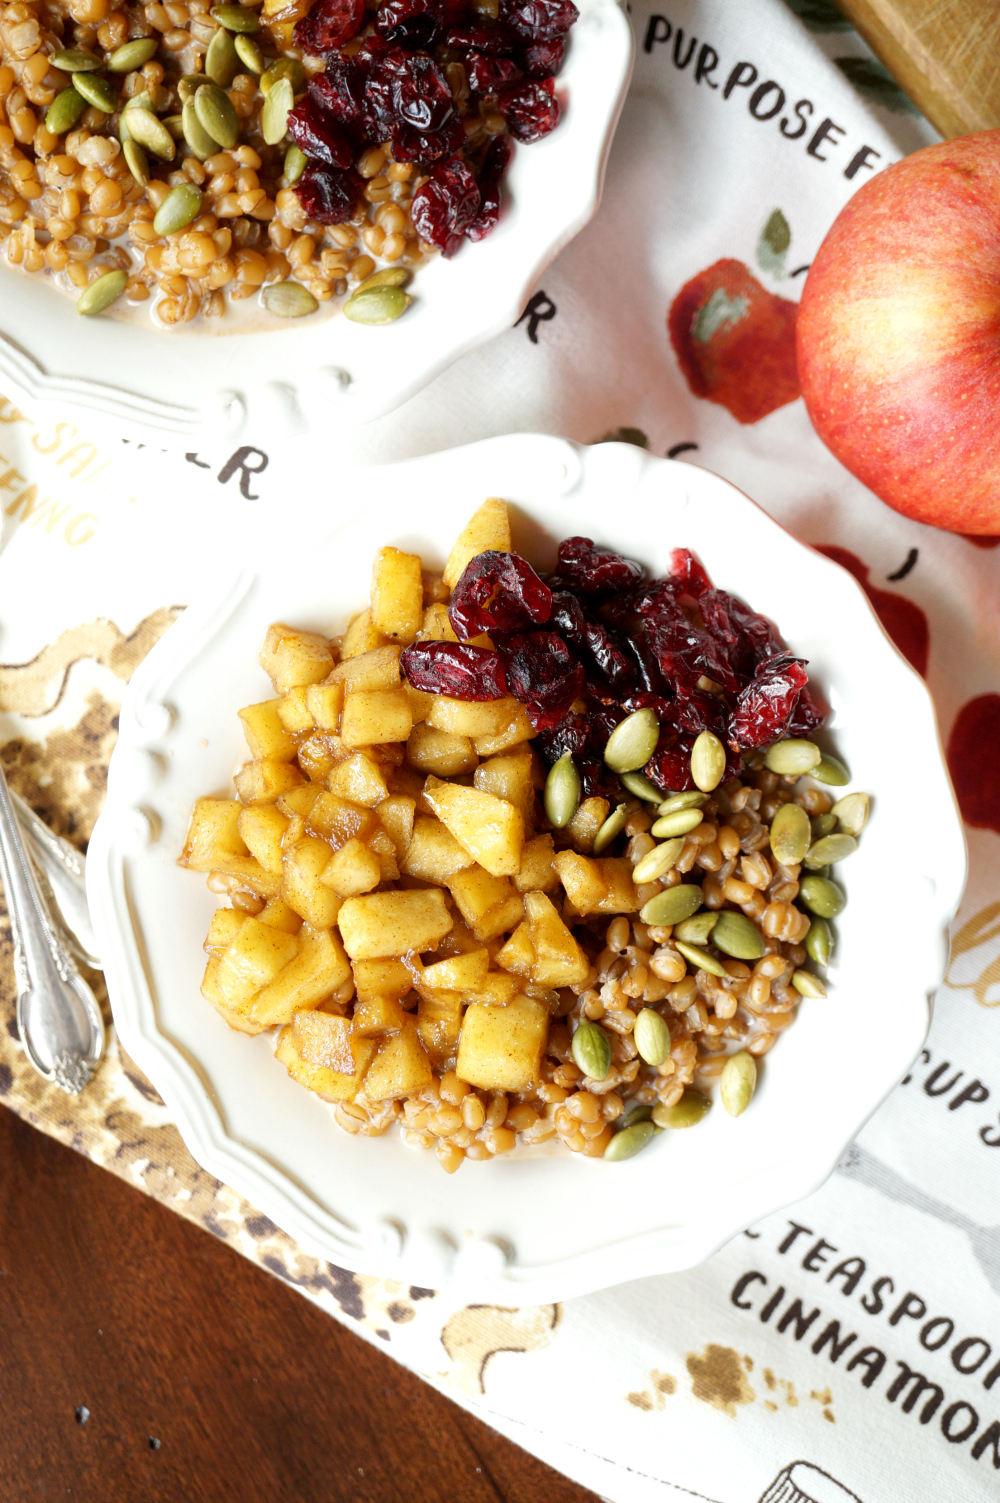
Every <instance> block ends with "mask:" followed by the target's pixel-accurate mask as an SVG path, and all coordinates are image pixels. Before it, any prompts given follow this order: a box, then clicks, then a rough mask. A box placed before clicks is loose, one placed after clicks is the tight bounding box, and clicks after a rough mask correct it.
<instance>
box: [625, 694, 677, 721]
mask: <svg viewBox="0 0 1000 1503" xmlns="http://www.w3.org/2000/svg"><path fill="white" fill-rule="evenodd" d="M673 708H674V701H673V700H670V699H664V697H663V695H662V694H650V693H649V691H648V690H646V689H642V690H640V691H639V693H638V694H629V695H628V697H627V698H626V699H623V700H622V709H623V710H624V711H625V713H626V715H632V714H634V713H635V711H636V710H652V712H653V714H654V715H655V716H656V718H657V720H659V721H661V722H664V723H665V722H667V721H669V720H670V718H671V715H672V713H673Z"/></svg>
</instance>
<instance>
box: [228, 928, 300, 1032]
mask: <svg viewBox="0 0 1000 1503" xmlns="http://www.w3.org/2000/svg"><path fill="white" fill-rule="evenodd" d="M298 952H299V941H298V939H297V938H296V937H295V935H293V934H282V932H281V930H280V929H272V928H271V926H270V925H269V924H262V923H260V921H259V920H258V919H255V918H247V920H246V922H245V923H244V924H241V925H240V928H239V931H238V932H237V934H236V936H235V938H234V939H233V941H232V943H231V944H230V945H229V947H228V949H227V950H225V951H224V953H223V954H222V956H221V957H220V960H219V969H218V973H217V981H218V987H219V991H220V992H221V994H222V997H223V998H224V1000H225V1002H226V1004H227V1006H229V1007H233V1008H236V1009H237V1010H240V1009H242V1008H244V1007H245V1005H246V1004H247V1003H248V1002H249V1001H250V1000H251V998H253V997H254V996H256V994H257V993H258V992H259V991H260V990H261V988H262V987H264V986H267V984H268V983H269V982H271V981H273V980H274V979H275V977H276V976H277V975H278V974H279V972H280V971H282V970H283V969H284V967H285V966H286V965H287V964H288V963H289V961H290V960H292V959H293V958H294V957H295V956H296V955H297V954H298Z"/></svg>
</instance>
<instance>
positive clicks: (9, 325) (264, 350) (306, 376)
mask: <svg viewBox="0 0 1000 1503" xmlns="http://www.w3.org/2000/svg"><path fill="white" fill-rule="evenodd" d="M578 4H579V10H580V19H579V20H578V21H577V23H576V25H575V26H574V28H573V32H572V37H571V46H570V48H569V50H568V52H567V56H566V65H565V67H564V69H563V72H562V73H561V74H560V76H559V79H558V80H557V89H558V93H559V95H560V97H561V98H562V100H563V101H564V103H565V106H566V108H565V113H564V115H563V118H562V120H561V122H560V124H559V126H558V128H557V129H556V130H555V131H553V132H552V134H551V135H550V136H547V137H545V139H544V140H541V141H537V142H534V143H532V144H531V145H530V146H522V147H518V148H517V149H516V151H515V153H514V160H513V163H512V166H511V169H510V172H509V173H508V176H507V178H506V180H505V190H504V191H505V200H506V211H505V213H504V214H503V215H502V217H501V220H500V223H499V224H498V226H497V228H496V229H495V230H494V231H493V233H492V234H491V235H489V236H488V237H487V238H486V240H484V241H482V242H481V243H480V244H479V245H473V244H471V243H468V244H466V245H464V246H463V247H462V249H461V250H460V251H459V253H458V255H457V256H455V257H454V259H453V260H451V261H444V260H443V259H442V258H440V257H436V258H434V259H433V260H432V261H431V262H429V263H428V264H427V265H426V266H424V267H421V268H420V270H419V272H418V274H417V276H416V278H415V281H414V286H413V289H412V290H413V292H414V293H415V301H414V303H413V305H412V306H411V308H410V309H409V310H408V311H407V314H406V316H405V317H404V318H401V319H400V320H399V321H398V322H397V323H395V324H391V325H389V326H388V327H386V328H366V327H363V326H361V325H359V324H352V323H351V322H350V321H349V320H348V319H345V318H343V317H341V316H339V315H334V316H333V317H332V318H324V317H322V316H321V315H317V316H316V317H314V318H312V319H305V320H302V321H298V320H295V321H292V322H291V324H290V325H286V326H285V327H283V328H269V329H266V330H262V331H260V332H255V333H244V334H228V335H227V334H224V332H223V330H224V327H225V325H226V324H227V322H229V323H232V322H234V321H235V316H234V314H233V312H232V311H229V312H228V313H227V314H226V316H225V317H224V318H223V319H221V320H213V319H209V320H205V319H199V320H198V321H197V322H196V323H195V324H194V325H193V326H182V327H180V328H178V329H174V330H170V331H164V330H157V329H154V328H152V327H151V326H150V325H149V324H148V321H145V322H143V321H141V320H142V315H141V314H137V315H135V317H136V318H138V319H140V321H138V322H136V321H134V320H130V319H128V318H127V317H126V318H120V317H116V316H105V317H102V318H94V319H85V318H81V317H80V316H79V315H78V314H77V312H76V308H75V305H74V303H73V301H72V300H71V299H70V298H69V297H67V296H66V295H65V294H63V293H61V292H59V291H58V290H57V289H55V288H54V287H53V286H52V285H51V284H50V283H47V282H46V280H45V278H43V277H41V276H26V275H24V274H23V273H21V272H19V271H18V270H17V269H16V268H13V267H11V266H9V265H7V264H6V262H3V261H0V384H2V388H3V390H4V392H5V393H6V394H7V395H8V396H10V397H20V398H22V399H24V400H25V401H27V402H38V401H43V400H51V401H54V402H58V403H61V404H63V405H65V404H67V403H73V404H75V405H76V406H78V407H84V408H88V409H90V410H91V411H93V412H97V413H100V414H102V415H104V416H106V417H110V418H112V419H114V420H115V421H116V422H117V423H119V424H126V425H128V427H129V428H130V429H136V428H138V429H140V430H142V431H143V432H146V433H148V432H149V431H150V430H154V431H156V432H159V433H166V434H175V435H178V436H180V437H182V438H184V439H191V440H192V441H194V440H195V439H196V438H197V437H199V436H200V435H203V434H211V435H213V436H215V437H217V438H219V439H222V440H224V439H225V438H227V437H228V438H231V439H233V438H236V437H238V436H239V435H240V434H243V433H250V434H252V435H254V442H255V443H259V442H265V443H266V442H267V441H268V440H269V439H274V438H281V437H286V436H288V435H290V434H293V433H297V432H300V431H304V430H305V428H306V427H310V426H315V427H322V426H329V424H330V423H331V422H334V423H357V422H364V421H367V420H368V419H369V418H373V417H380V416H382V414H384V413H386V412H390V411H391V410H392V409H393V408H394V407H396V406H398V405H399V403H401V402H404V401H405V400H406V399H407V398H408V397H411V396H413V395H414V393H415V392H417V391H419V390H420V389H421V388H422V387H423V386H425V385H426V384H427V383H428V382H429V381H431V380H432V379H433V378H434V377H435V376H436V375H438V374H439V373H440V372H441V371H442V370H444V369H445V368H446V367H447V366H448V365H450V364H451V363H452V361H454V360H457V359H458V358H459V356H460V355H464V354H466V353H467V352H468V351H469V350H472V349H475V348H477V347H478V346H479V345H481V344H484V343H485V342H486V341H487V340H489V339H492V338H493V337H494V336H495V335H496V334H500V333H502V332H503V331H504V330H505V329H508V328H510V326H511V325H512V324H513V323H514V322H515V320H516V319H517V318H518V316H519V315H520V313H521V312H522V311H523V309H524V306H525V303H526V302H527V300H528V297H529V295H530V293H531V292H532V291H533V289H534V287H535V285H536V284H537V281H538V279H539V277H540V276H541V274H542V272H543V271H544V270H545V268H546V267H547V266H548V265H549V263H550V262H551V261H552V260H553V258H554V257H555V256H556V255H557V254H558V253H559V251H561V250H562V248H563V247H564V246H565V245H566V244H568V242H569V241H570V240H571V239H572V238H573V236H574V235H576V234H577V233H578V232H579V231H580V230H581V229H582V228H583V226H584V225H585V224H586V223H587V221H588V220H589V219H590V218H591V216H592V215H593V214H594V212H595V210H596V208H597V205H598V203H599V201H600V195H601V188H602V185H603V179H604V169H605V165H606V162H607V157H608V152H609V151H610V148H611V140H612V137H613V135H614V128H615V125H616V123H617V120H618V115H619V113H620V111H621V107H622V104H623V102H624V98H625V92H626V89H627V87H628V82H629V77H630V75H631V70H632V52H633V43H632V32H631V28H630V27H629V23H628V18H627V17H626V15H625V13H624V11H623V10H622V9H620V7H619V6H618V4H617V3H616V0H578ZM240 307H241V309H243V308H245V305H242V304H241V305H240Z"/></svg>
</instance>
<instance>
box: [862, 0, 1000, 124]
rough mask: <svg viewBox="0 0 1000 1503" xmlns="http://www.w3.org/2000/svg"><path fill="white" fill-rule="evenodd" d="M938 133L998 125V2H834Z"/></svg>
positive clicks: (952, 0) (999, 58)
mask: <svg viewBox="0 0 1000 1503" xmlns="http://www.w3.org/2000/svg"><path fill="white" fill-rule="evenodd" d="M836 3H837V6H838V8H839V9H840V10H842V11H843V13H844V15H845V16H848V17H849V18H850V19H851V20H852V21H853V22H854V25H855V26H856V27H857V29H858V31H860V33H861V35H862V36H863V37H864V39H865V41H866V42H867V43H868V45H869V46H870V47H871V49H872V51H873V52H874V53H875V54H876V56H878V57H879V58H881V60H882V62H883V63H884V64H885V66H886V67H887V68H888V69H889V72H890V73H891V74H892V75H893V77H894V78H895V79H896V81H897V83H899V84H900V85H901V87H902V88H903V89H905V90H906V92H907V94H909V96H910V98H911V99H912V100H913V102H914V104H915V105H917V106H918V107H919V108H920V109H921V110H922V111H923V113H924V114H925V115H926V116H927V118H928V120H930V122H931V123H932V125H934V126H936V128H937V129H938V130H939V131H940V132H941V134H942V135H943V136H964V135H967V134H968V133H969V132H970V131H976V130H993V129H995V128H997V127H1000V0H836Z"/></svg>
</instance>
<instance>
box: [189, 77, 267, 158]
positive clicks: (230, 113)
mask: <svg viewBox="0 0 1000 1503" xmlns="http://www.w3.org/2000/svg"><path fill="white" fill-rule="evenodd" d="M194 107H195V110H196V111H197V113H198V119H199V120H200V121H201V123H202V125H203V126H204V127H205V129H206V130H207V131H208V134H209V135H210V136H211V137H212V138H213V140H216V141H218V143H219V145H220V146H221V147H223V148H224V149H225V150H226V151H228V150H229V148H230V147H231V146H235V145H236V142H237V139H238V138H239V133H240V122H239V119H238V117H237V114H236V110H235V109H234V107H233V101H232V100H231V99H230V97H229V95H228V94H227V93H226V91H225V89H220V88H219V86H218V84H213V83H207V84H202V86H201V88H200V89H199V90H198V91H197V93H196V94H195V96H194ZM264 139H265V141H266V140H268V137H267V136H266V135H265V137H264ZM278 139H279V140H280V139H281V137H280V136H279V137H278Z"/></svg>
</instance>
